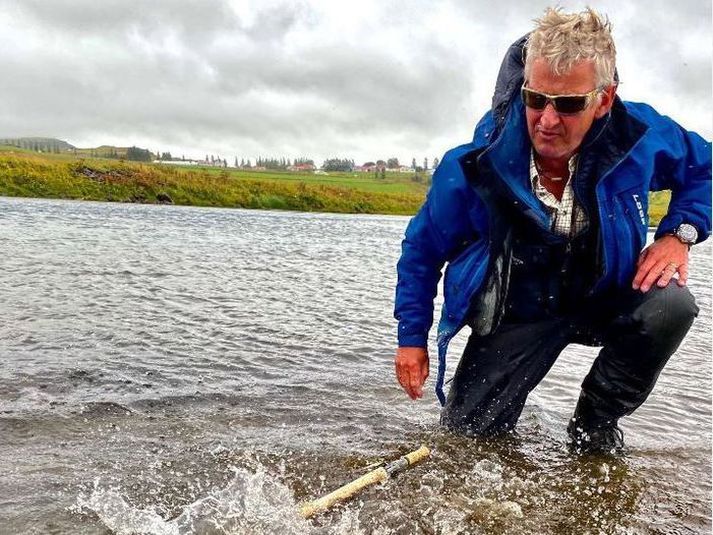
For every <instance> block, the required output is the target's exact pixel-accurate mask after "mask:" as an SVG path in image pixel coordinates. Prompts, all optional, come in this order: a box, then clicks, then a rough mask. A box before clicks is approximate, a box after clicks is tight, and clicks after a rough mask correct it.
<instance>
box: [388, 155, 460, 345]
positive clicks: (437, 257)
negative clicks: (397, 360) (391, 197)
mask: <svg viewBox="0 0 713 535" xmlns="http://www.w3.org/2000/svg"><path fill="white" fill-rule="evenodd" d="M450 152H451V153H450V154H449V153H447V154H446V155H444V157H443V160H442V161H441V163H440V165H439V166H438V169H437V170H436V172H435V173H434V175H433V184H432V186H431V189H430V190H429V192H428V195H427V197H426V201H425V203H424V204H423V206H422V207H421V209H420V210H419V211H418V213H417V214H416V215H415V216H414V217H413V218H412V219H411V221H410V222H409V225H408V227H407V228H406V234H405V237H404V240H403V241H402V244H401V257H400V259H399V261H398V264H397V266H396V270H397V276H398V281H397V284H396V299H395V306H394V317H395V318H396V319H397V320H398V341H399V346H400V347H404V346H413V347H426V346H427V345H428V344H427V343H428V331H429V330H430V328H431V325H432V324H433V300H434V298H435V297H436V294H437V291H438V281H439V280H440V278H441V270H442V269H443V266H444V265H445V263H446V262H447V261H449V260H450V259H451V258H452V257H453V256H454V255H455V254H456V253H457V252H458V247H459V246H460V245H461V244H462V243H463V241H464V240H465V239H467V238H468V237H470V236H472V235H473V233H474V231H473V229H472V225H471V223H470V220H469V213H468V209H469V203H472V202H473V201H472V199H471V197H470V193H469V191H470V187H469V186H467V185H466V183H465V178H464V176H463V171H462V169H461V166H460V163H459V162H458V159H457V153H458V152H459V151H458V149H454V150H453V151H450Z"/></svg>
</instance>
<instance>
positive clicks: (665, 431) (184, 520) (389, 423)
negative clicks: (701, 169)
mask: <svg viewBox="0 0 713 535" xmlns="http://www.w3.org/2000/svg"><path fill="white" fill-rule="evenodd" d="M407 222H408V218H405V217H393V216H363V215H362V216H352V215H334V214H305V213H289V212H264V211H246V210H223V209H205V208H191V207H174V206H153V205H130V204H111V203H93V202H74V201H51V200H30V199H9V198H0V267H1V268H2V277H1V278H0V355H1V356H2V366H1V367H0V533H2V534H20V533H22V534H24V533H33V534H34V533H36V534H40V533H41V534H44V533H50V534H64V533H68V534H69V533H83V534H85V533H86V534H104V533H117V534H130V533H151V534H154V533H155V534H171V535H174V534H176V535H177V534H188V533H200V534H213V533H249V534H259V533H281V534H285V533H308V534H338V533H343V534H352V533H363V534H370V533H380V534H412V533H416V534H418V533H426V534H455V533H464V534H465V533H472V534H481V533H482V534H486V533H512V534H545V533H552V534H571V533H578V534H579V533H582V534H587V533H591V534H600V533H601V534H612V533H614V534H617V533H619V534H629V533H631V534H634V533H635V534H639V533H656V534H658V533H660V534H664V533H666V534H668V533H678V534H683V533H710V530H711V501H710V500H711V470H710V466H711V280H712V278H711V261H710V258H711V248H710V245H709V244H708V243H704V244H702V245H700V246H696V247H694V249H693V254H692V260H691V275H690V283H689V285H690V287H691V290H692V291H693V293H694V295H695V296H696V298H697V301H698V304H699V306H700V308H701V314H700V316H699V318H698V319H697V320H696V322H695V323H694V325H693V328H692V330H691V332H690V333H689V335H688V336H687V338H686V339H685V340H684V343H683V344H682V346H681V347H680V348H679V350H678V352H677V353H676V354H675V355H674V356H673V358H672V359H671V361H670V363H669V364H668V366H667V367H666V368H665V370H664V372H663V373H662V375H661V378H660V380H659V383H658V385H657V386H656V388H655V390H654V392H653V393H652V395H651V397H650V398H649V400H648V401H647V403H646V404H645V405H644V406H643V407H642V408H641V409H640V410H639V411H637V412H636V413H635V414H634V415H632V416H631V417H628V418H625V419H623V420H622V422H621V427H622V429H623V430H624V432H625V434H626V441H627V446H628V447H629V452H628V453H627V455H625V456H623V457H618V458H607V457H577V456H574V455H572V454H570V453H569V451H568V449H567V447H566V433H565V427H566V425H567V421H568V419H569V417H570V416H571V412H572V410H573V408H574V405H575V403H576V400H577V396H578V394H579V384H580V382H581V380H582V379H583V377H584V375H585V374H586V373H587V371H588V369H589V366H590V365H591V363H592V361H593V359H594V357H595V355H596V352H597V350H596V349H595V348H588V347H583V346H576V345H572V346H569V347H568V348H567V349H566V350H565V351H564V353H563V354H562V355H561V356H560V358H559V360H558V361H557V363H556V364H555V366H554V368H553V369H552V371H551V372H550V373H549V375H548V376H547V378H546V379H545V380H544V381H543V382H542V383H541V384H540V386H539V387H538V388H537V389H536V390H535V391H534V392H533V393H532V395H531V396H530V398H529V400H528V404H527V406H526V408H525V412H524V413H523V416H522V418H521V420H520V423H519V425H518V432H517V434H516V435H514V436H512V437H507V438H504V439H502V438H501V439H491V440H472V439H465V438H461V437H456V436H453V435H450V434H448V433H446V432H444V431H442V430H441V429H440V428H439V426H438V414H439V407H438V402H437V400H436V397H435V394H434V393H433V381H434V377H435V362H433V361H432V370H431V378H430V379H429V382H428V385H427V393H426V394H425V396H424V398H423V399H422V400H420V401H418V402H412V401H411V400H409V399H408V398H407V396H406V395H405V394H404V393H403V392H402V391H401V390H400V388H399V387H398V386H397V385H396V382H395V379H394V376H393V353H394V348H395V321H394V320H393V319H392V306H393V293H394V284H395V263H396V260H397V259H398V255H399V252H400V240H401V238H402V236H403V232H404V229H405V226H406V224H407ZM432 338H433V336H432ZM465 341H466V334H465V333H463V334H461V335H459V337H458V338H457V339H456V340H455V341H454V342H453V343H452V345H451V350H450V355H451V359H450V362H449V367H448V375H450V374H452V372H453V371H454V370H455V366H456V364H457V356H458V355H459V354H460V352H461V351H462V349H463V347H464V345H465ZM431 354H432V355H435V354H436V352H435V347H431ZM421 444H426V445H428V446H430V447H431V448H432V450H433V453H432V456H431V458H430V459H429V460H427V461H426V462H424V463H422V464H421V465H418V466H416V467H413V468H412V469H410V470H408V471H407V472H405V473H403V474H401V475H399V476H397V477H395V478H393V479H392V480H389V481H388V482H386V483H385V484H383V485H380V486H376V487H373V488H370V489H368V490H366V491H365V492H363V493H362V494H361V495H360V496H359V498H358V499H356V500H352V501H350V502H348V503H346V504H344V505H342V506H340V507H337V508H336V509H335V510H333V511H331V512H329V513H327V514H325V515H322V516H320V517H317V518H316V519H314V520H311V521H306V520H304V519H301V518H300V517H299V516H298V515H297V514H296V511H297V509H298V507H299V504H300V503H301V502H303V501H305V500H308V499H311V498H315V497H318V496H320V495H322V494H324V493H326V492H328V491H330V490H332V489H334V488H336V487H338V486H340V485H342V484H343V483H346V482H347V481H349V480H351V479H354V478H356V477H358V476H360V475H362V474H363V473H365V472H366V470H367V466H369V465H371V464H372V463H376V462H379V461H382V460H384V459H386V460H391V459H394V458H396V457H398V456H399V455H400V454H403V453H405V452H407V451H409V450H412V449H415V448H417V447H418V446H419V445H421Z"/></svg>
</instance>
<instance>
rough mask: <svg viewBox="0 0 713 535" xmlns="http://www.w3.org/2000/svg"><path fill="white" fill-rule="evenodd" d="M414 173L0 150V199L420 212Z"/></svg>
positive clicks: (658, 212)
mask: <svg viewBox="0 0 713 535" xmlns="http://www.w3.org/2000/svg"><path fill="white" fill-rule="evenodd" d="M412 178H413V175H411V174H410V173H390V172H387V173H386V177H385V178H383V179H382V178H375V176H374V175H373V174H370V173H340V172H335V173H329V174H327V175H321V174H319V175H316V174H312V173H293V172H288V171H255V170H236V169H230V168H227V169H222V168H218V167H178V166H170V165H162V164H139V163H134V162H124V161H120V160H112V159H99V158H97V159H91V158H84V159H82V158H77V157H75V156H74V155H72V154H38V153H36V152H33V151H29V150H22V149H17V148H15V147H4V146H0V195H4V196H10V197H47V198H55V199H85V200H94V201H114V202H141V203H156V202H158V199H157V197H158V196H160V195H161V194H163V195H168V196H169V197H170V198H171V200H172V201H173V202H174V203H175V204H180V205H193V206H220V207H233V208H263V209H279V210H299V211H313V212H340V213H371V214H376V213H378V214H398V215H410V214H414V213H415V212H416V210H418V207H419V206H420V205H421V203H423V200H424V198H425V195H426V191H427V186H426V185H425V184H421V183H418V182H414V181H413V180H412ZM669 200H670V194H669V192H656V193H652V194H650V196H649V216H650V224H651V225H654V226H655V225H657V224H658V222H659V221H660V220H661V218H662V217H663V216H664V215H665V214H666V209H667V207H668V203H669Z"/></svg>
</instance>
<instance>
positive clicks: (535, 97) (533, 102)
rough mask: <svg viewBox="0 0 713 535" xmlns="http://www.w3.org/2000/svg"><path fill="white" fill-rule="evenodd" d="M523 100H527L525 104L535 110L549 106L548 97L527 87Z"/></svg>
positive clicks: (523, 93)
mask: <svg viewBox="0 0 713 535" xmlns="http://www.w3.org/2000/svg"><path fill="white" fill-rule="evenodd" d="M522 96H523V100H524V101H525V106H527V107H528V108H532V109H534V110H543V109H544V108H545V106H547V97H546V96H545V95H541V94H540V93H536V92H534V91H530V90H528V89H525V90H524V91H523V92H522Z"/></svg>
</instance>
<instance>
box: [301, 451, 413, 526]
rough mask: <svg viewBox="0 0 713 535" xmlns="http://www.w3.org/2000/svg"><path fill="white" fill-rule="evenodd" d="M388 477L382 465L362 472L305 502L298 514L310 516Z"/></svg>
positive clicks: (305, 516)
mask: <svg viewBox="0 0 713 535" xmlns="http://www.w3.org/2000/svg"><path fill="white" fill-rule="evenodd" d="M414 453H415V452H414ZM388 477H389V475H388V474H387V473H386V470H384V468H383V467H382V468H377V469H376V470H372V471H371V472H369V473H368V474H364V475H363V476H361V477H360V478H359V479H355V480H354V481H352V482H351V483H347V484H346V485H344V486H343V487H339V488H338V489H337V490H335V491H333V492H330V493H329V494H327V495H326V496H322V497H321V498H319V499H317V500H314V501H312V502H309V503H306V504H305V505H303V506H302V507H301V508H300V514H301V515H302V516H303V517H304V518H310V517H312V516H314V515H315V514H317V513H321V512H322V511H326V510H327V509H329V508H330V507H332V505H334V504H335V503H337V502H338V501H340V500H344V499H346V498H349V497H351V496H354V494H356V493H357V492H359V491H360V490H361V489H363V488H364V487H368V486H369V485H373V484H374V483H381V482H382V481H384V480H385V479H387V478H388Z"/></svg>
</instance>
